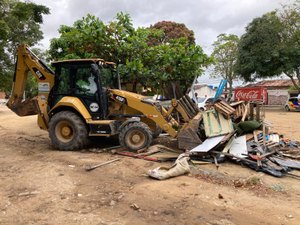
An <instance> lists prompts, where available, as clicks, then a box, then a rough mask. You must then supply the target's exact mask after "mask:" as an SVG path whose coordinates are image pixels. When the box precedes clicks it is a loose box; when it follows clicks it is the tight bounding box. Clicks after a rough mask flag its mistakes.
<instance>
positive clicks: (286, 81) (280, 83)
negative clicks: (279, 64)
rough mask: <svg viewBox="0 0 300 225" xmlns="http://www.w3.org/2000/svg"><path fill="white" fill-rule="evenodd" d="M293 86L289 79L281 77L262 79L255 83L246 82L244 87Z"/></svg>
mask: <svg viewBox="0 0 300 225" xmlns="http://www.w3.org/2000/svg"><path fill="white" fill-rule="evenodd" d="M291 86H293V82H292V81H291V80H290V79H282V80H263V81H260V82H257V83H253V84H248V85H246V86H245V87H265V88H267V87H273V88H275V87H278V88H279V87H281V88H282V87H291Z"/></svg>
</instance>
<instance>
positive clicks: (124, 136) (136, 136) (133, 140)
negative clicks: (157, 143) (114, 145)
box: [119, 122, 152, 151]
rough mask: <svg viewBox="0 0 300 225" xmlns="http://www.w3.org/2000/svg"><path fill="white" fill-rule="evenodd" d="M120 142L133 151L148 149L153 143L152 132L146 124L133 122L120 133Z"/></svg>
mask: <svg viewBox="0 0 300 225" xmlns="http://www.w3.org/2000/svg"><path fill="white" fill-rule="evenodd" d="M119 142H120V144H121V145H122V146H124V147H126V148H128V149H130V150H133V151H137V150H139V149H143V148H147V147H149V145H150V144H151V143H152V132H151V130H150V128H149V127H148V126H147V125H146V124H145V123H143V122H132V123H129V124H127V125H126V126H125V127H123V128H122V130H121V131H120V134H119Z"/></svg>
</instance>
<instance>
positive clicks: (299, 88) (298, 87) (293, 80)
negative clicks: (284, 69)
mask: <svg viewBox="0 0 300 225" xmlns="http://www.w3.org/2000/svg"><path fill="white" fill-rule="evenodd" d="M286 75H287V76H288V77H289V78H290V79H291V80H292V82H293V85H294V87H295V88H296V89H297V90H298V92H299V93H300V80H299V76H298V75H297V78H298V82H299V84H297V82H296V81H295V79H294V77H293V75H290V74H287V73H286Z"/></svg>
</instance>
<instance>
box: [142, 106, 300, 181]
mask: <svg viewBox="0 0 300 225" xmlns="http://www.w3.org/2000/svg"><path fill="white" fill-rule="evenodd" d="M201 117H202V120H201V122H200V124H199V132H198V134H199V138H200V139H201V142H202V143H201V144H199V145H197V146H193V145H192V144H191V145H190V146H185V150H186V153H187V154H188V155H189V157H190V158H191V160H192V162H193V163H196V164H202V163H206V162H210V163H215V164H216V166H217V167H218V166H219V163H221V162H224V161H225V160H229V161H233V162H235V163H238V164H240V165H243V166H246V167H249V168H251V169H253V170H255V171H261V172H265V173H267V174H270V175H272V176H275V177H282V176H285V175H289V176H295V177H297V175H295V174H292V173H291V171H292V170H293V169H300V161H297V159H300V144H299V142H298V141H293V140H289V139H287V138H284V137H283V136H282V135H280V134H278V133H272V132H270V131H269V130H270V129H269V127H268V125H267V123H266V122H265V121H264V112H263V111H262V105H261V104H260V103H257V102H245V101H238V102H234V103H231V104H229V103H227V102H226V101H224V100H219V101H216V102H215V103H214V104H211V105H210V106H209V107H208V109H207V110H206V111H204V112H201ZM179 138H180V137H179ZM183 138H184V137H183ZM179 147H180V146H179ZM178 154H179V153H178ZM177 164H178V163H177ZM177 164H176V163H175V164H174V165H173V167H174V166H176V165H177ZM173 167H171V169H172V168H173ZM158 171H160V169H159V168H157V169H155V170H151V171H149V173H148V174H149V176H152V175H153V173H154V172H158ZM184 172H186V171H184ZM152 177H155V175H154V176H152ZM156 178H158V177H156ZM158 179H161V178H158Z"/></svg>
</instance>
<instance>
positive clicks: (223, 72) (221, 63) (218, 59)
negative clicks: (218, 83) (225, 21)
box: [212, 34, 239, 96]
mask: <svg viewBox="0 0 300 225" xmlns="http://www.w3.org/2000/svg"><path fill="white" fill-rule="evenodd" d="M238 43H239V38H238V36H236V35H234V34H220V35H219V36H218V38H217V40H216V41H215V42H214V43H213V47H214V50H213V53H212V57H213V64H214V68H213V70H214V76H221V77H222V78H224V79H226V80H227V83H228V85H229V96H231V93H232V83H233V80H234V79H236V78H237V77H238V75H237V74H236V73H235V71H234V67H235V64H236V59H237V52H238Z"/></svg>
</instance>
